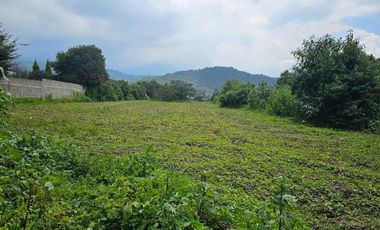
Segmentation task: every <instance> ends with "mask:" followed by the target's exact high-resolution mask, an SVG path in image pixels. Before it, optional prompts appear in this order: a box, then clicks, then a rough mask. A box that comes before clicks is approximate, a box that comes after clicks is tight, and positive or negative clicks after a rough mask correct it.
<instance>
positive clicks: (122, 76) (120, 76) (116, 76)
mask: <svg viewBox="0 0 380 230" xmlns="http://www.w3.org/2000/svg"><path fill="white" fill-rule="evenodd" d="M107 73H108V75H109V76H110V78H111V79H113V80H125V81H137V80H141V79H142V78H144V77H146V76H136V75H132V74H126V73H122V72H120V71H117V70H113V69H107Z"/></svg>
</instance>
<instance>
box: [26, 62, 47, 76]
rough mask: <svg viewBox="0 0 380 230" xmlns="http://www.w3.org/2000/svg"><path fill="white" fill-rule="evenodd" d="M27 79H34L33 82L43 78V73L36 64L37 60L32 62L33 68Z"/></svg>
mask: <svg viewBox="0 0 380 230" xmlns="http://www.w3.org/2000/svg"><path fill="white" fill-rule="evenodd" d="M28 78H29V79H34V80H42V78H44V73H43V72H41V70H40V66H39V65H38V63H37V60H34V62H33V66H32V72H30V73H29V74H28Z"/></svg>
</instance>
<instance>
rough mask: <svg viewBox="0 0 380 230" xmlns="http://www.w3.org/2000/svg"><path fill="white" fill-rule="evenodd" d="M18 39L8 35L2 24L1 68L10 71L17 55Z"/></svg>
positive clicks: (0, 33) (0, 28) (0, 40)
mask: <svg viewBox="0 0 380 230" xmlns="http://www.w3.org/2000/svg"><path fill="white" fill-rule="evenodd" d="M16 42H17V39H14V38H13V37H12V35H11V34H9V33H7V32H6V31H5V30H4V29H3V28H2V24H1V23H0V67H2V68H3V69H4V71H9V70H10V68H11V67H12V64H13V61H14V60H15V59H16V58H17V57H18V55H17V44H16Z"/></svg>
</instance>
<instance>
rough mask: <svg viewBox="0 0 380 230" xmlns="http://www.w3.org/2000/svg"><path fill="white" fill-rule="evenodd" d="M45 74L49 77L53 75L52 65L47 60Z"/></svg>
mask: <svg viewBox="0 0 380 230" xmlns="http://www.w3.org/2000/svg"><path fill="white" fill-rule="evenodd" d="M45 75H46V76H47V77H49V78H51V77H52V76H53V67H52V64H51V62H50V61H49V60H46V65H45Z"/></svg>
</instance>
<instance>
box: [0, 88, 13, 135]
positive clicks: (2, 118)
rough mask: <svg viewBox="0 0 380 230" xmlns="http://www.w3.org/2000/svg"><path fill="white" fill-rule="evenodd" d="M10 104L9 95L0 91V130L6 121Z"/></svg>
mask: <svg viewBox="0 0 380 230" xmlns="http://www.w3.org/2000/svg"><path fill="white" fill-rule="evenodd" d="M10 104H11V97H10V94H8V93H6V92H4V91H3V90H2V89H0V128H3V127H4V126H5V124H6V122H7V119H8V107H9V105H10Z"/></svg>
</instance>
